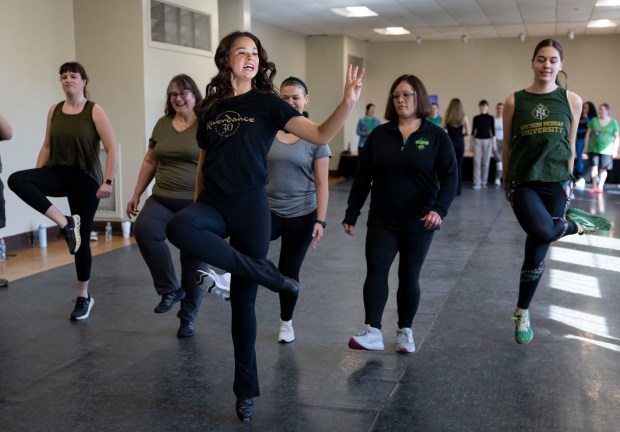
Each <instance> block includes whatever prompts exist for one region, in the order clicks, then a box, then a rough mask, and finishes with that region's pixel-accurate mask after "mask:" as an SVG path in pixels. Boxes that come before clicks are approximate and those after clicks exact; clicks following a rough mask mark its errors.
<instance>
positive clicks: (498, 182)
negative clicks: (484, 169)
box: [495, 177, 502, 186]
mask: <svg viewBox="0 0 620 432" xmlns="http://www.w3.org/2000/svg"><path fill="white" fill-rule="evenodd" d="M501 184H502V180H501V179H500V178H499V177H497V178H496V179H495V186H500V185H501Z"/></svg>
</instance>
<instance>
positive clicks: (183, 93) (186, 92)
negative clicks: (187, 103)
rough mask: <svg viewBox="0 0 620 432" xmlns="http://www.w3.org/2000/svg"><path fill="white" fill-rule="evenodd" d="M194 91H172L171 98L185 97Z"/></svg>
mask: <svg viewBox="0 0 620 432" xmlns="http://www.w3.org/2000/svg"><path fill="white" fill-rule="evenodd" d="M191 92H192V91H191V90H183V91H182V92H180V93H176V92H172V93H170V98H172V99H176V98H177V96H181V97H182V98H183V99H185V97H186V96H187V95H188V94H190V93H191Z"/></svg>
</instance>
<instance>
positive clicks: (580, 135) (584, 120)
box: [574, 101, 597, 190]
mask: <svg viewBox="0 0 620 432" xmlns="http://www.w3.org/2000/svg"><path fill="white" fill-rule="evenodd" d="M596 115H597V114H596V107H595V106H594V103H592V102H590V101H588V102H584V103H583V109H582V110H581V117H580V118H579V127H578V128H577V141H576V143H575V169H574V175H575V178H576V179H577V181H575V189H580V190H583V189H585V187H586V179H585V178H584V176H583V172H584V166H583V150H584V147H585V140H586V133H587V132H588V124H589V123H590V120H592V119H593V118H594V117H596Z"/></svg>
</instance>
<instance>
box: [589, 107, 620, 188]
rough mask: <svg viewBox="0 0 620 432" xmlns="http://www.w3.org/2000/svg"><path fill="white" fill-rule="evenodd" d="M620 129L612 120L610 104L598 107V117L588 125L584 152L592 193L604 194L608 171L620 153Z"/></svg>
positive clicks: (614, 120)
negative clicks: (585, 153)
mask: <svg viewBox="0 0 620 432" xmlns="http://www.w3.org/2000/svg"><path fill="white" fill-rule="evenodd" d="M619 137H620V129H619V128H618V121H617V120H616V119H614V118H611V108H610V106H609V104H608V103H603V104H601V105H599V107H598V117H594V118H593V119H592V120H591V121H590V122H589V123H588V132H586V138H585V147H584V151H586V152H587V153H588V161H589V162H590V178H591V181H592V187H591V189H590V191H589V192H590V193H592V194H595V193H603V189H604V187H605V180H607V171H609V170H611V169H613V168H614V156H615V155H616V154H617V153H618V145H619V144H620V138H619Z"/></svg>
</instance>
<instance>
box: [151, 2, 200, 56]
mask: <svg viewBox="0 0 620 432" xmlns="http://www.w3.org/2000/svg"><path fill="white" fill-rule="evenodd" d="M151 41H153V42H160V43H163V44H169V45H174V46H177V47H185V48H194V49H198V50H202V51H207V52H209V53H210V52H211V15H208V14H205V13H201V12H196V11H193V10H189V9H184V8H181V7H179V6H174V5H171V4H168V3H164V2H162V1H159V0H151Z"/></svg>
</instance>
